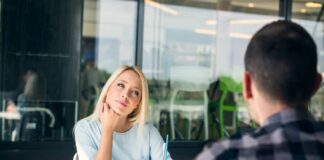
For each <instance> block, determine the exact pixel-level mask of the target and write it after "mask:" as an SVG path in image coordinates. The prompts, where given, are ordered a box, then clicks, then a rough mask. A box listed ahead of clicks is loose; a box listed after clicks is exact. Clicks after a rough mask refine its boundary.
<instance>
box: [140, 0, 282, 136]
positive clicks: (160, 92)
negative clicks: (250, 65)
mask: <svg viewBox="0 0 324 160" xmlns="http://www.w3.org/2000/svg"><path fill="white" fill-rule="evenodd" d="M278 8H279V3H278V1H277V0H272V1H241V0H230V1H228V0H218V1H190V2H188V1H181V0H178V1H160V0H158V1H152V0H146V1H145V12H144V13H145V20H144V40H143V41H144V43H143V71H144V73H145V74H146V76H147V78H148V81H149V88H150V107H151V108H150V112H149V114H150V118H149V119H150V121H151V122H153V123H154V124H155V125H156V126H157V128H158V129H159V130H160V132H161V134H162V135H163V136H165V135H166V134H169V135H170V136H171V137H172V139H174V140H175V139H176V140H188V139H189V140H196V139H215V138H216V139H217V138H220V137H222V136H226V134H227V133H229V134H230V133H232V132H234V131H235V130H236V128H237V127H239V126H238V124H245V123H246V125H249V124H250V121H249V119H248V116H246V115H247V113H246V109H244V103H243V102H242V97H241V96H240V95H241V94H240V93H241V87H240V86H241V76H242V73H243V71H244V66H243V57H244V52H245V49H246V47H247V44H248V42H249V40H250V38H251V37H252V35H253V34H254V33H255V32H256V31H257V30H258V29H260V27H262V26H263V25H264V24H266V23H268V22H271V21H274V20H277V19H278V16H277V15H278ZM221 86H227V88H226V87H225V88H226V90H225V88H224V87H221ZM229 86H232V87H229ZM207 90H208V91H209V92H208V94H206V93H207ZM228 90H231V92H233V94H228V96H226V97H225V99H226V100H225V101H224V102H220V101H221V97H222V96H225V95H224V94H223V93H225V91H228ZM234 92H236V94H234ZM225 103H227V104H230V105H232V106H234V107H236V109H238V110H239V111H240V112H239V113H240V114H239V116H240V119H239V122H240V123H235V122H236V121H235V120H234V119H233V118H234V117H235V116H233V114H232V112H224V114H222V115H220V114H219V112H218V109H219V108H221V107H220V106H224V104H225ZM207 115H208V116H209V117H210V118H209V119H207V117H208V116H207ZM212 115H214V116H212ZM222 117H224V118H222ZM221 124H223V125H224V126H221ZM218 126H221V127H218Z"/></svg>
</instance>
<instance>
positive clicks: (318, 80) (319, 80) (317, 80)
mask: <svg viewBox="0 0 324 160" xmlns="http://www.w3.org/2000/svg"><path fill="white" fill-rule="evenodd" d="M321 83H322V75H321V74H319V73H317V75H316V78H315V82H314V86H313V92H312V95H314V94H315V93H316V92H317V90H318V89H319V88H320V87H321Z"/></svg>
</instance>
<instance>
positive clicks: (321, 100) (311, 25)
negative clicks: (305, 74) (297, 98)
mask: <svg viewBox="0 0 324 160" xmlns="http://www.w3.org/2000/svg"><path fill="white" fill-rule="evenodd" d="M323 7H324V6H323V4H322V3H316V2H314V1H309V0H302V1H298V2H293V14H292V17H293V19H292V20H293V21H294V22H296V23H298V24H300V25H302V26H303V27H304V28H305V29H306V30H307V31H308V32H309V34H310V35H311V36H312V38H313V39H314V40H315V43H316V47H317V52H318V68H317V69H318V71H319V72H320V73H321V74H322V76H323V75H324V54H323V53H324V46H323V44H324V43H323V42H324V32H323V24H324V23H323V18H324V15H323V11H322V10H323ZM323 89H324V88H323V83H322V86H321V87H320V89H319V90H318V91H317V93H316V94H315V95H314V96H313V97H312V100H311V103H310V106H309V109H310V111H311V112H312V113H313V114H314V117H315V118H316V119H318V120H324V109H323V105H324V90H323Z"/></svg>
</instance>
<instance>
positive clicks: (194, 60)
mask: <svg viewBox="0 0 324 160" xmlns="http://www.w3.org/2000/svg"><path fill="white" fill-rule="evenodd" d="M0 2H1V29H0V32H1V33H2V34H1V40H0V44H1V45H0V46H1V54H0V82H1V83H0V84H1V85H0V88H1V90H0V98H1V100H2V105H1V106H2V114H1V115H3V117H5V115H4V113H5V111H6V107H7V106H8V104H10V103H11V101H10V100H12V102H14V103H15V104H18V102H17V101H18V95H19V94H21V93H22V92H23V90H24V83H25V82H24V80H23V79H24V77H23V76H24V74H25V73H26V71H28V70H34V71H36V72H37V73H40V74H42V75H43V76H44V77H45V80H46V84H47V85H46V86H47V91H46V95H47V98H46V99H44V100H42V101H41V102H40V103H42V106H45V107H44V108H46V109H48V110H50V111H51V112H52V114H53V115H54V118H55V120H56V123H55V125H54V126H53V127H52V128H49V127H46V130H47V131H46V134H45V133H44V134H42V136H43V138H40V140H41V141H47V140H50V141H66V140H67V141H69V140H72V134H71V133H72V129H73V125H74V123H75V122H76V120H77V119H80V118H83V117H85V116H87V115H88V114H89V113H90V112H91V111H92V108H91V106H93V104H94V103H95V100H96V96H98V93H99V92H100V87H101V86H102V83H103V82H102V81H101V80H100V81H98V82H97V81H96V82H93V83H90V84H87V82H86V80H84V79H86V78H87V74H85V73H86V70H87V66H88V63H89V62H93V64H94V67H95V68H96V69H97V72H100V73H101V74H102V76H103V77H104V80H106V79H107V78H108V77H109V75H110V73H111V72H112V71H114V70H115V69H116V68H117V67H118V66H120V65H122V64H127V65H139V66H140V67H141V68H142V69H143V72H144V73H145V75H146V77H147V79H148V82H149V90H150V106H149V107H150V110H149V117H148V119H149V121H150V122H151V123H153V124H154V125H155V126H156V127H158V129H159V131H160V133H161V134H162V136H163V137H164V136H165V135H166V134H172V126H171V125H174V126H173V127H174V128H175V129H176V133H175V134H176V135H173V139H176V140H188V135H189V134H191V137H190V138H189V140H204V132H205V130H204V129H203V125H204V124H203V123H206V122H204V120H203V114H200V113H198V114H197V115H194V116H193V119H192V122H189V120H188V119H187V118H186V117H187V116H183V113H185V112H186V111H185V110H181V111H177V110H173V111H174V114H173V117H170V111H171V110H172V108H171V107H170V106H171V101H172V99H175V104H181V105H183V106H190V105H193V104H196V103H197V104H199V103H201V102H202V101H203V100H202V99H201V98H202V97H203V96H202V95H201V94H199V93H194V92H191V91H181V92H179V94H177V95H175V96H174V95H173V93H174V90H175V89H176V88H177V87H178V86H174V85H175V84H176V85H182V84H184V83H185V82H186V80H183V81H181V80H179V81H180V82H178V83H174V82H173V80H172V76H171V75H172V73H173V72H174V70H175V68H179V67H180V68H181V67H182V69H184V70H185V67H188V68H191V69H192V68H195V69H197V70H196V72H197V73H196V74H195V72H192V73H188V74H190V75H183V76H189V77H190V78H192V80H191V81H195V80H197V79H202V78H203V77H204V78H205V79H204V84H207V85H210V84H215V83H216V82H217V81H219V80H220V77H227V78H229V79H231V81H233V82H235V83H236V84H237V85H240V83H241V75H242V73H243V71H244V65H243V57H244V52H245V48H246V46H247V44H248V42H249V40H250V38H251V37H252V35H253V34H254V33H255V32H256V31H257V30H258V29H259V28H261V27H262V26H263V25H265V24H266V23H269V22H271V21H274V20H278V19H288V20H292V21H295V22H297V23H299V24H301V25H302V26H304V27H305V28H306V29H307V31H309V33H310V34H311V35H312V36H313V38H314V39H315V41H316V43H317V47H318V53H319V65H318V68H319V71H320V72H323V58H322V57H323V25H322V24H323V23H322V21H323V16H322V13H323V5H322V3H323V2H322V1H309V0H287V1H286V0H263V1H253V0H215V1H208V0H207V1H186V0H176V1H174V0H172V1H171V0H157V1H152V0H140V1H133V0H127V1H123V0H115V1H112V0H107V1H104V0H84V1H81V0H78V1H73V2H72V1H66V0H59V1H55V3H54V2H52V1H36V0H31V1H19V0H10V1H5V0H2V1H0ZM201 68H203V69H206V70H204V71H206V72H204V73H207V74H205V75H206V76H199V77H198V76H195V75H198V72H203V71H199V69H201ZM195 69H193V70H195ZM184 70H183V71H184ZM88 78H89V77H88ZM90 78H91V77H90ZM92 79H94V78H93V77H92ZM98 79H99V78H98ZM187 80H188V79H187ZM189 81H190V79H189ZM188 86H189V87H193V86H195V85H191V84H189V85H188ZM174 87H175V88H174ZM211 87H213V85H210V86H209V87H207V89H209V90H210V92H209V95H208V106H207V107H206V108H207V109H208V114H211V112H215V115H216V117H217V116H219V114H218V113H217V106H219V105H220V104H219V101H218V99H217V96H219V95H220V94H221V92H219V93H218V92H217V91H216V92H211V90H212V88H211ZM187 88H188V87H187ZM204 89H205V91H206V90H207V89H206V88H204ZM217 94H219V95H217ZM231 97H232V98H231ZM218 98H219V97H218ZM187 99H189V101H187ZM228 99H229V101H230V102H229V103H232V104H234V105H236V106H237V112H235V114H232V113H226V114H224V115H225V117H230V118H225V119H224V122H223V123H226V125H225V126H227V127H225V130H226V131H228V132H229V134H231V133H233V132H234V131H235V130H237V128H242V127H247V126H250V125H251V121H250V119H249V117H248V115H247V114H246V108H245V107H244V106H245V104H244V102H243V100H242V97H241V94H240V93H235V94H231V96H230V97H229V98H228ZM323 103H324V101H323V96H322V89H321V90H320V91H319V92H318V93H317V94H316V95H315V96H314V98H313V101H312V103H311V107H310V108H311V110H312V111H314V113H316V117H317V118H319V119H323V117H324V115H323V114H324V109H323V107H322V106H323ZM34 107H38V106H34ZM213 108H214V110H213ZM42 114H45V122H44V123H49V122H50V121H49V119H50V117H47V116H46V115H47V113H45V112H44V113H42ZM233 116H238V120H237V124H235V125H234V122H235V121H233ZM172 118H173V119H174V120H175V122H176V123H173V124H171V119H172ZM16 121H18V120H12V119H9V118H2V119H1V124H0V126H1V128H0V131H1V141H16V139H13V138H12V137H13V136H12V132H13V130H14V128H15V127H14V125H15V124H16ZM190 123H191V128H189V129H188V126H189V124H190ZM208 123H209V124H208V132H209V136H208V139H219V138H221V137H222V136H221V135H222V134H220V133H219V132H221V131H224V130H221V129H220V128H219V127H217V126H219V124H217V123H216V122H215V120H213V119H212V118H210V117H209V119H208ZM214 123H216V124H214ZM218 123H219V122H218ZM233 126H234V128H233ZM188 130H189V131H188ZM189 132H190V133H189ZM42 136H41V137H42Z"/></svg>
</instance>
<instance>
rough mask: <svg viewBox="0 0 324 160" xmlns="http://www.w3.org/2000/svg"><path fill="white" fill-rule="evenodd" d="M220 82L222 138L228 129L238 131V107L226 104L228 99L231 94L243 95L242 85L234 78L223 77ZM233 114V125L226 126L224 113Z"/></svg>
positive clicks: (233, 104)
mask: <svg viewBox="0 0 324 160" xmlns="http://www.w3.org/2000/svg"><path fill="white" fill-rule="evenodd" d="M219 81H220V91H221V96H220V99H219V104H218V107H219V109H218V110H219V111H218V113H219V125H220V136H221V137H224V135H225V133H226V132H227V129H231V130H236V128H237V123H238V118H237V110H238V106H237V105H236V104H235V102H234V103H232V104H229V103H227V102H226V98H227V97H228V96H229V94H231V93H233V94H235V93H236V94H240V93H242V85H241V84H240V83H237V82H235V81H234V80H233V79H232V78H230V77H226V76H221V77H220V78H219ZM225 112H231V113H232V120H231V121H232V125H229V126H226V125H225V120H224V113H225Z"/></svg>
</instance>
